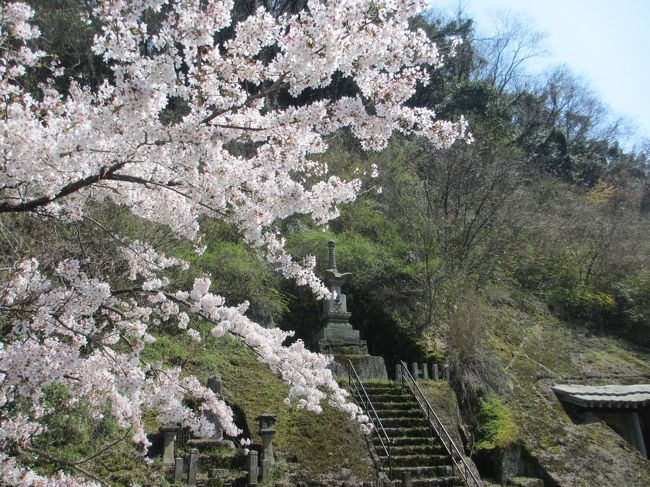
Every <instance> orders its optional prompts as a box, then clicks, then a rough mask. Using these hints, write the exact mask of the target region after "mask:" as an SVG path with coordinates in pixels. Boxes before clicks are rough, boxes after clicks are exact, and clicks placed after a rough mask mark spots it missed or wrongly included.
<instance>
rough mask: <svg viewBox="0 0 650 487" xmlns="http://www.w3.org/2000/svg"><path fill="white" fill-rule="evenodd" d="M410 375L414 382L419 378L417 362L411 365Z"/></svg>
mask: <svg viewBox="0 0 650 487" xmlns="http://www.w3.org/2000/svg"><path fill="white" fill-rule="evenodd" d="M411 373H412V374H413V378H414V379H415V380H417V379H419V378H420V370H419V369H418V363H417V362H413V363H412V364H411Z"/></svg>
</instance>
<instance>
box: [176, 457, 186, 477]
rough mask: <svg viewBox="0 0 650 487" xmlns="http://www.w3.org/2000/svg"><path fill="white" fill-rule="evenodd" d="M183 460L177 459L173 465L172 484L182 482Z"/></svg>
mask: <svg viewBox="0 0 650 487" xmlns="http://www.w3.org/2000/svg"><path fill="white" fill-rule="evenodd" d="M183 470H184V465H183V458H182V457H177V458H176V464H175V465H174V482H180V481H182V480H183Z"/></svg>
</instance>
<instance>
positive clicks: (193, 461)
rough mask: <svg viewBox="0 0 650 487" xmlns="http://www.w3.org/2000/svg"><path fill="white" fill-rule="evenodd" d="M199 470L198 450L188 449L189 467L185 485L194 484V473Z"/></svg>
mask: <svg viewBox="0 0 650 487" xmlns="http://www.w3.org/2000/svg"><path fill="white" fill-rule="evenodd" d="M198 472H199V450H197V449H196V448H192V450H191V451H190V467H189V472H188V474H187V485H196V474H197V473H198Z"/></svg>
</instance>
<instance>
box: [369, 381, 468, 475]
mask: <svg viewBox="0 0 650 487" xmlns="http://www.w3.org/2000/svg"><path fill="white" fill-rule="evenodd" d="M364 388H365V389H366V392H367V393H368V396H369V397H370V400H371V401H372V404H373V405H374V407H375V410H376V411H377V415H378V416H379V418H380V419H381V422H382V424H383V426H384V429H385V430H386V434H387V435H388V437H389V438H390V440H391V449H390V452H391V458H392V469H393V482H392V485H393V486H395V487H398V486H401V485H402V483H401V479H402V475H403V472H410V473H411V479H412V485H413V487H430V486H463V485H465V484H464V482H463V479H462V478H461V477H459V476H455V475H454V474H453V468H452V465H453V463H452V460H451V458H449V456H448V455H447V454H446V453H445V450H444V447H443V446H442V444H441V443H440V442H439V441H438V439H437V438H435V437H432V434H431V432H430V430H429V423H428V421H427V419H426V417H425V415H424V413H423V412H422V410H421V409H420V406H419V405H418V403H417V401H416V400H415V398H413V396H411V395H410V394H409V393H408V392H407V391H402V389H401V388H400V386H399V385H398V384H396V383H393V384H391V383H372V382H368V383H364ZM433 434H434V435H435V433H433ZM372 441H373V444H374V447H375V451H376V453H377V455H378V456H379V459H380V461H381V467H382V470H383V471H384V472H385V473H386V475H389V462H388V458H387V457H386V452H385V451H384V449H383V448H382V446H381V442H380V440H379V438H378V436H377V435H374V436H373V440H372Z"/></svg>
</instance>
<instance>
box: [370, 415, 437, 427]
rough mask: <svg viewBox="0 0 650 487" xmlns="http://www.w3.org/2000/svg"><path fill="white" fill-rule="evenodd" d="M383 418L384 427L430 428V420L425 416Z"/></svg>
mask: <svg viewBox="0 0 650 487" xmlns="http://www.w3.org/2000/svg"><path fill="white" fill-rule="evenodd" d="M379 417H380V418H381V424H382V425H384V428H428V427H429V422H428V421H427V420H426V419H425V418H424V417H419V418H417V417H411V418H400V417H397V418H382V417H381V416H379Z"/></svg>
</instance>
